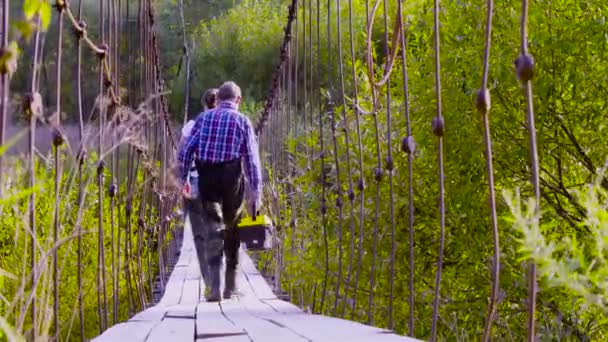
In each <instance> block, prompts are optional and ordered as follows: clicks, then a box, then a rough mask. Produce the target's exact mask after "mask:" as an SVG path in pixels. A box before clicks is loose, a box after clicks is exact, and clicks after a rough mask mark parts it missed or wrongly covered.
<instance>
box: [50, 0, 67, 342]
mask: <svg viewBox="0 0 608 342" xmlns="http://www.w3.org/2000/svg"><path fill="white" fill-rule="evenodd" d="M64 6H65V3H63V2H61V1H59V0H58V1H57V3H56V7H57V12H58V14H59V16H58V19H57V25H58V33H57V61H56V67H57V75H56V77H57V79H56V82H57V83H56V84H57V85H56V91H57V100H56V103H55V106H56V108H57V109H56V113H55V122H54V124H55V126H56V127H55V132H54V134H53V149H54V159H55V190H54V191H55V206H54V214H53V245H54V246H56V245H57V242H58V240H59V183H60V182H61V174H60V163H59V159H60V157H61V156H60V154H59V148H60V146H61V143H62V141H61V139H62V137H61V133H60V130H59V129H60V126H61V62H62V61H61V55H62V52H63V44H62V43H63V11H64ZM57 249H58V248H57V247H54V248H53V333H54V339H55V340H58V339H59V268H58V264H57V257H58V255H57Z"/></svg>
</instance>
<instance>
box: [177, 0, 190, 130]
mask: <svg viewBox="0 0 608 342" xmlns="http://www.w3.org/2000/svg"><path fill="white" fill-rule="evenodd" d="M177 5H178V7H179V17H180V19H181V24H182V35H183V37H184V42H183V44H184V46H183V47H182V48H183V50H184V59H185V62H186V77H185V83H186V84H185V85H184V125H185V124H186V121H187V120H188V112H189V104H190V48H189V47H188V37H187V36H186V22H185V19H184V0H179V1H178V3H177Z"/></svg>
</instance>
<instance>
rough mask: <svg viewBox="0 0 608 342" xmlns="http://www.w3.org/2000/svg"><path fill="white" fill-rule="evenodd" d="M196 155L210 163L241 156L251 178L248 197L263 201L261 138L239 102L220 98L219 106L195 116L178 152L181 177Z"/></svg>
mask: <svg viewBox="0 0 608 342" xmlns="http://www.w3.org/2000/svg"><path fill="white" fill-rule="evenodd" d="M195 158H198V159H200V160H202V161H205V162H210V163H221V162H227V161H232V160H236V159H241V158H242V161H243V165H244V166H245V177H246V178H247V181H248V182H249V187H248V190H249V191H250V196H251V197H249V198H250V199H252V200H253V199H255V201H256V203H258V202H259V201H260V197H261V193H262V169H261V164H260V155H259V149H258V142H257V139H256V136H255V131H254V129H253V125H252V124H251V121H250V120H249V118H248V117H247V116H245V115H243V114H241V113H239V111H238V110H237V106H236V104H234V103H232V102H228V101H224V102H221V103H220V104H219V106H218V107H216V108H214V109H211V110H208V111H206V112H203V113H201V114H200V115H199V116H198V117H197V118H196V122H195V123H194V127H192V131H191V133H190V137H188V140H187V141H186V142H185V144H184V145H183V146H182V148H181V150H180V151H179V154H178V156H177V161H178V163H179V166H180V173H181V177H182V180H186V176H187V174H188V171H189V170H190V166H191V165H192V161H193V160H194V159H195ZM201 191H204V189H201Z"/></svg>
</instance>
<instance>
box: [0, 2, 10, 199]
mask: <svg viewBox="0 0 608 342" xmlns="http://www.w3.org/2000/svg"><path fill="white" fill-rule="evenodd" d="M8 23H9V0H3V1H2V48H3V49H7V48H8V33H9V32H8ZM9 83H10V80H9V75H8V70H6V72H3V73H2V74H1V75H0V87H1V88H2V94H1V95H0V96H2V99H0V106H1V108H0V146H4V140H5V138H6V137H5V128H6V116H7V115H8V90H9V87H10V86H9ZM3 161H4V157H3V156H2V155H0V197H1V196H2V194H3V192H4V180H3V179H4V178H3V177H2V175H3V173H2V171H3Z"/></svg>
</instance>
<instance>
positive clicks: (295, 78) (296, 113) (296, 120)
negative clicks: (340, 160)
mask: <svg viewBox="0 0 608 342" xmlns="http://www.w3.org/2000/svg"><path fill="white" fill-rule="evenodd" d="M303 2H304V1H303ZM299 7H300V2H298V6H297V7H296V10H295V13H296V17H295V18H294V21H295V33H296V40H295V44H294V53H293V59H294V63H293V64H294V66H293V68H294V70H293V82H294V95H293V98H294V105H295V110H294V115H293V122H294V133H293V136H292V137H290V138H291V139H292V140H294V141H296V144H295V145H294V150H293V151H291V152H290V153H291V156H292V158H290V160H288V165H289V202H290V204H291V221H290V223H289V225H290V226H291V236H292V238H291V239H290V240H291V241H290V244H291V246H290V247H291V250H290V254H291V256H292V257H293V256H294V252H295V245H296V244H295V243H294V242H295V241H296V229H297V227H296V216H297V210H298V209H297V208H296V203H295V196H296V189H295V187H294V186H293V183H294V182H293V178H294V176H295V173H296V172H295V165H293V164H295V160H296V158H297V153H298V144H297V139H298V138H299V134H300V132H299V130H298V126H299V121H300V111H299V109H300V108H299V105H298V103H299V101H298V84H299V83H300V78H299V77H298V76H299V75H298V54H299V52H300V49H299V44H300V39H299V37H300V31H299V26H300V25H299V22H300V20H298V18H299V16H300V11H299ZM290 298H292V296H291V295H290Z"/></svg>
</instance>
